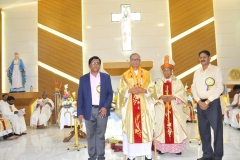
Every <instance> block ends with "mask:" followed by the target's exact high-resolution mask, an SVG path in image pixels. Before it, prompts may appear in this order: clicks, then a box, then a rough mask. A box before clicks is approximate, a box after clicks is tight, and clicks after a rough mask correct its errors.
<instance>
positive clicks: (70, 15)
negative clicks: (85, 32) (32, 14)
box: [38, 0, 82, 41]
mask: <svg viewBox="0 0 240 160" xmlns="http://www.w3.org/2000/svg"><path fill="white" fill-rule="evenodd" d="M69 2H70V1H65V0H60V1H56V0H42V1H40V2H39V3H38V4H39V5H38V10H39V11H40V12H39V14H38V23H40V24H43V25H46V26H48V27H50V28H52V29H54V30H57V31H59V32H61V33H63V34H66V35H68V36H70V37H72V38H75V39H77V40H79V41H82V17H81V14H82V13H81V0H71V2H72V3H69Z"/></svg>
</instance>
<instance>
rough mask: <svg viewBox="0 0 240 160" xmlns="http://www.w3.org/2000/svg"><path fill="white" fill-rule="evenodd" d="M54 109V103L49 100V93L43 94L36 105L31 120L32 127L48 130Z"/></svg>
mask: <svg viewBox="0 0 240 160" xmlns="http://www.w3.org/2000/svg"><path fill="white" fill-rule="evenodd" d="M53 109H54V103H53V101H52V100H51V99H49V98H47V92H45V91H44V92H42V98H41V99H39V100H37V102H36V103H35V104H34V111H33V114H32V115H31V118H30V126H37V128H46V126H47V122H48V120H49V118H50V117H51V115H52V110H53Z"/></svg>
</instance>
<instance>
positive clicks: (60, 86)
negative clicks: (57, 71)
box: [54, 78, 62, 93]
mask: <svg viewBox="0 0 240 160" xmlns="http://www.w3.org/2000/svg"><path fill="white" fill-rule="evenodd" d="M61 88H62V82H61V84H60V83H59V82H58V80H57V79H55V78H54V91H55V92H58V93H59V92H60V90H61Z"/></svg>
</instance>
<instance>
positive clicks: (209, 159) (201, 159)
mask: <svg viewBox="0 0 240 160" xmlns="http://www.w3.org/2000/svg"><path fill="white" fill-rule="evenodd" d="M197 160H213V159H212V158H205V157H202V158H198V159H197Z"/></svg>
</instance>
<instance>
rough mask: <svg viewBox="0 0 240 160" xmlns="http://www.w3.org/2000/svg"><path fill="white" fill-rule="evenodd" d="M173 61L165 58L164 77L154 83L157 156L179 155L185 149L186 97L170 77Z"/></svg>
mask: <svg viewBox="0 0 240 160" xmlns="http://www.w3.org/2000/svg"><path fill="white" fill-rule="evenodd" d="M174 65H175V63H174V61H173V60H172V59H171V58H170V57H169V56H165V57H164V59H163V60H162V65H161V69H162V71H163V75H164V77H163V78H162V79H160V80H159V81H158V82H157V83H156V93H157V98H158V99H157V104H156V105H155V117H156V120H155V121H156V125H155V133H154V135H155V137H156V138H157V139H156V140H157V142H156V148H157V150H158V152H159V154H163V153H167V152H168V153H175V154H177V155H181V154H182V151H183V150H184V149H185V148H186V146H187V144H186V140H187V131H186V119H187V117H186V114H185V113H184V111H183V108H184V107H185V106H186V103H187V96H186V92H185V89H184V86H183V84H182V82H181V81H180V80H179V79H177V78H176V77H175V76H173V75H172V70H173V68H174Z"/></svg>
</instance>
